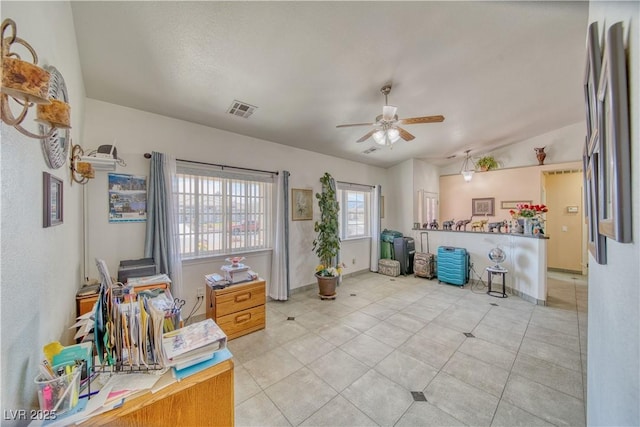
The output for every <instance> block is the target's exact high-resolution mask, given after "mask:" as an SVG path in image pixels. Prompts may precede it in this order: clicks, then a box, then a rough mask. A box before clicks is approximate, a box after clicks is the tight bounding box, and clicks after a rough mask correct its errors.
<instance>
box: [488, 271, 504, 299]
mask: <svg viewBox="0 0 640 427" xmlns="http://www.w3.org/2000/svg"><path fill="white" fill-rule="evenodd" d="M508 272H509V270H507V269H506V268H502V267H498V266H496V267H487V276H488V279H489V280H488V286H489V289H488V290H487V294H489V295H491V296H492V297H496V298H506V297H507V292H506V284H507V273H508ZM494 274H496V275H497V274H501V275H502V292H499V291H493V290H491V279H492V278H493V275H494Z"/></svg>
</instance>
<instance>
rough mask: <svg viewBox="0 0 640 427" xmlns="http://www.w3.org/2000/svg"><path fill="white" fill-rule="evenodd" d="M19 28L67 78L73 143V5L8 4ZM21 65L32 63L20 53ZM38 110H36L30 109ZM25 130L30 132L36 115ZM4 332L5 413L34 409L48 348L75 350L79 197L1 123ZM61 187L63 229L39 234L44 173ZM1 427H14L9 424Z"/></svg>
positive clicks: (0, 397) (76, 95) (62, 172)
mask: <svg viewBox="0 0 640 427" xmlns="http://www.w3.org/2000/svg"><path fill="white" fill-rule="evenodd" d="M5 18H11V19H13V20H14V21H15V22H16V26H17V35H18V37H20V38H22V39H24V40H26V41H27V42H29V43H30V44H31V45H32V47H33V48H34V49H35V51H36V52H37V54H38V59H39V61H38V64H39V65H53V66H55V67H56V68H57V69H58V70H59V71H60V73H61V74H62V75H63V77H64V79H65V82H66V86H67V89H68V92H69V100H70V103H71V125H72V127H73V129H72V130H71V135H72V138H73V139H74V140H75V141H77V140H78V139H79V138H78V137H79V135H80V134H81V133H82V128H83V111H84V100H85V93H84V83H83V81H82V75H81V70H80V62H79V59H78V50H77V45H76V39H75V31H74V26H73V19H72V16H71V7H70V5H69V3H68V2H42V3H36V2H3V4H2V19H3V20H4V19H5ZM21 56H22V58H23V59H29V58H28V55H24V51H22V52H21ZM33 110H35V108H34V109H33ZM29 114H30V115H29V116H28V117H27V119H26V121H25V123H26V127H27V128H28V129H30V130H32V131H36V130H37V128H36V127H35V126H34V125H33V121H32V119H33V117H34V115H35V112H34V113H33V114H32V113H29ZM0 128H1V134H2V145H1V150H2V153H1V154H2V158H1V165H2V167H1V171H2V172H1V187H2V196H1V200H2V204H1V206H2V212H1V215H2V216H1V218H2V221H1V222H2V228H1V234H2V256H1V266H2V268H1V270H0V271H1V274H2V275H1V277H0V279H1V282H2V286H1V287H0V289H1V291H0V292H1V295H0V297H1V300H2V302H1V307H2V314H1V319H2V321H1V324H2V352H1V354H0V358H1V362H0V363H1V366H2V369H1V374H0V375H2V388H1V392H0V393H1V394H0V402H2V411H3V412H2V413H3V414H5V412H4V411H8V410H18V409H30V408H32V407H34V406H35V407H37V398H36V390H35V387H34V383H33V379H34V377H35V376H36V373H37V372H38V363H39V362H40V361H41V360H42V358H43V355H42V347H43V345H45V344H47V343H48V342H50V341H61V342H63V343H66V344H70V343H71V340H72V338H73V332H72V331H70V330H68V328H69V326H71V325H72V324H73V323H74V316H75V293H76V290H77V289H78V287H79V284H80V275H81V272H80V270H81V265H82V245H81V241H82V237H81V230H82V215H81V208H82V193H81V191H80V187H79V186H77V185H74V186H73V187H71V186H70V183H69V172H68V168H67V165H66V164H65V165H64V166H63V167H62V168H60V169H57V170H51V169H49V168H48V167H47V166H46V163H45V160H44V158H43V153H42V148H41V143H40V141H39V140H36V139H31V138H27V137H25V136H23V135H22V134H19V133H18V132H17V131H16V130H15V129H13V128H11V127H9V126H7V125H5V124H4V123H2V125H0ZM43 171H47V172H49V173H51V174H53V175H55V176H56V177H58V178H60V179H62V180H63V183H64V184H63V187H64V190H63V195H64V211H63V213H64V217H63V220H64V223H63V224H62V225H58V226H56V227H51V228H42V191H43V190H42V172H43ZM2 424H3V425H5V424H11V422H10V421H9V420H4V419H3V421H2Z"/></svg>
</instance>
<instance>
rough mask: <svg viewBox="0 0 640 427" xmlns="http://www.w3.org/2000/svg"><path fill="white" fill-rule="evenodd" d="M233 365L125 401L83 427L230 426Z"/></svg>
mask: <svg viewBox="0 0 640 427" xmlns="http://www.w3.org/2000/svg"><path fill="white" fill-rule="evenodd" d="M233 393H234V392H233V361H232V360H225V361H224V362H221V363H219V364H218V365H215V366H212V367H210V368H208V369H205V370H204V371H202V372H198V373H197V374H194V375H191V376H189V377H187V378H184V379H183V380H181V381H180V382H176V383H173V384H171V385H170V386H167V387H165V388H163V389H161V390H159V391H158V392H156V393H151V392H149V393H145V394H143V395H142V396H139V397H136V398H133V399H131V400H125V402H124V404H123V405H122V406H121V407H120V408H118V409H114V410H112V411H108V412H105V413H103V414H100V415H97V416H95V417H92V418H90V419H89V420H87V421H86V422H84V423H82V424H81V425H83V426H103V425H105V426H106V425H108V426H132V427H133V426H170V427H174V426H233V425H234V395H233Z"/></svg>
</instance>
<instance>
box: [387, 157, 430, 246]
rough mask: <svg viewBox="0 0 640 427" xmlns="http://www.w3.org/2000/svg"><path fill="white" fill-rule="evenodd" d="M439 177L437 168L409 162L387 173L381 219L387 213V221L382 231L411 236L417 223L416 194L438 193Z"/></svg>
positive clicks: (398, 165) (422, 163) (420, 162)
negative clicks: (398, 232) (383, 211)
mask: <svg viewBox="0 0 640 427" xmlns="http://www.w3.org/2000/svg"><path fill="white" fill-rule="evenodd" d="M439 175H440V172H439V169H438V167H437V166H434V165H432V164H430V163H427V162H424V161H422V160H418V159H409V160H406V161H404V162H402V163H399V164H397V165H395V166H393V167H391V168H389V169H387V179H388V180H389V188H390V190H388V191H387V192H386V195H385V202H384V204H385V211H386V212H385V215H386V214H387V213H389V217H390V218H391V220H390V221H388V222H387V224H389V225H388V226H387V225H386V224H383V227H382V228H383V229H384V228H385V227H387V228H390V229H392V230H396V231H400V232H402V234H404V235H405V236H412V232H411V229H412V228H413V223H414V222H416V221H417V220H418V219H417V212H418V205H417V204H418V191H419V190H424V191H428V192H433V193H438V186H439V184H438V179H439V178H438V177H439ZM383 194H385V192H384V190H383Z"/></svg>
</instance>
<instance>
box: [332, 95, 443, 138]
mask: <svg viewBox="0 0 640 427" xmlns="http://www.w3.org/2000/svg"><path fill="white" fill-rule="evenodd" d="M390 92H391V85H385V86H383V87H382V88H381V89H380V93H382V94H383V95H384V106H383V107H382V114H381V115H379V116H378V117H376V121H375V122H373V123H352V124H346V125H338V126H336V127H338V128H344V127H353V126H375V127H376V128H375V129H373V130H371V131H370V132H367V133H366V134H365V135H364V136H363V137H362V138H360V139H359V140H358V141H357V142H363V141H366V140H367V139H369V138H370V137H373V139H374V141H375V142H376V143H377V144H380V145H388V146H391V145H392V144H393V143H395V142H396V141H398V140H399V139H400V138H402V139H404V140H405V141H411V140H412V139H415V136H413V135H411V134H410V133H409V132H407V131H406V130H404V129H403V128H401V127H400V126H398V123H399V124H402V125H415V124H420V123H440V122H442V121H444V116H424V117H412V118H408V119H398V115H397V114H396V111H397V110H398V107H395V106H393V105H389V102H388V101H387V97H388V95H389V93H390Z"/></svg>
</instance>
